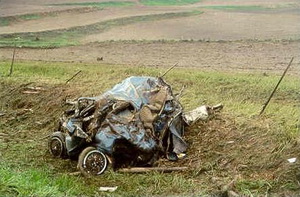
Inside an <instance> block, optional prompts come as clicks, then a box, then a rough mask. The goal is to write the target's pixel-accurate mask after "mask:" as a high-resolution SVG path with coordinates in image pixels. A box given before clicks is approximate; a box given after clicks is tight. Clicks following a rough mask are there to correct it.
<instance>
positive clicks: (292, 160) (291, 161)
mask: <svg viewBox="0 0 300 197" xmlns="http://www.w3.org/2000/svg"><path fill="white" fill-rule="evenodd" d="M296 161H297V158H296V157H293V158H290V159H288V162H289V163H295V162H296Z"/></svg>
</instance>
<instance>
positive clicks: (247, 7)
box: [204, 5, 270, 11]
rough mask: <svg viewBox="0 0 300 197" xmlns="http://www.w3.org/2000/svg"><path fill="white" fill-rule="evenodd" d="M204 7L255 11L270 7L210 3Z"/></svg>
mask: <svg viewBox="0 0 300 197" xmlns="http://www.w3.org/2000/svg"><path fill="white" fill-rule="evenodd" d="M204 8H208V9H216V10H231V11H257V10H268V9H270V8H266V7H263V6H256V5H245V6H243V5H212V6H204Z"/></svg>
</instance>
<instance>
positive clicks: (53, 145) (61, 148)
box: [48, 131, 67, 158]
mask: <svg viewBox="0 0 300 197" xmlns="http://www.w3.org/2000/svg"><path fill="white" fill-rule="evenodd" d="M65 137H66V136H65V134H64V133H62V132H59V131H56V132H54V133H53V134H52V135H51V136H50V138H49V141H48V149H49V152H50V153H51V155H53V156H54V157H58V158H66V157H67V149H66V143H65Z"/></svg>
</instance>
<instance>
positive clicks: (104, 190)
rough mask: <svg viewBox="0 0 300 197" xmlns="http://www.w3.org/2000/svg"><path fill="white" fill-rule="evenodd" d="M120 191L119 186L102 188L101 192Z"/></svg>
mask: <svg viewBox="0 0 300 197" xmlns="http://www.w3.org/2000/svg"><path fill="white" fill-rule="evenodd" d="M117 189H118V186H115V187H100V188H99V191H101V192H114V191H116V190H117Z"/></svg>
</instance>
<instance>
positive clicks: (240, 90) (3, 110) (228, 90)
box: [0, 61, 300, 196]
mask: <svg viewBox="0 0 300 197" xmlns="http://www.w3.org/2000/svg"><path fill="white" fill-rule="evenodd" d="M9 67H10V62H5V61H3V62H0V175H1V176H0V193H1V195H5V196H16V195H19V196H78V195H85V196H94V195H106V196H110V195H111V194H107V193H101V192H100V191H98V188H99V187H100V186H118V189H117V190H116V191H115V192H114V193H113V194H114V195H120V196H145V195H200V194H222V193H224V192H225V191H226V190H233V191H235V192H237V193H239V194H244V195H254V196H257V195H265V194H274V193H277V194H278V193H280V194H283V193H286V194H296V192H297V191H299V189H300V188H299V185H298V183H297V177H296V174H297V173H298V171H299V170H298V168H299V163H297V162H296V163H295V164H289V163H288V162H287V159H288V158H291V157H298V158H299V156H300V151H299V148H297V147H298V146H299V144H298V143H299V142H298V141H297V140H298V139H299V114H300V108H299V96H300V93H299V84H300V81H299V78H297V77H292V76H287V77H286V78H285V79H284V80H283V82H282V84H281V85H280V87H279V89H278V91H277V93H276V94H275V96H274V98H273V99H272V101H271V103H270V106H269V107H268V108H267V109H266V113H265V114H264V115H263V116H258V115H257V114H258V113H259V111H260V109H261V106H262V104H263V103H264V102H265V101H266V99H267V97H268V95H269V94H270V92H271V90H272V89H273V87H274V85H275V84H276V82H277V80H278V79H279V76H272V75H270V76H264V75H260V74H251V73H250V74H236V73H220V72H202V71H200V70H195V69H183V68H175V69H174V70H172V71H171V72H170V73H169V74H168V75H167V76H166V77H165V79H166V80H167V81H168V82H169V84H171V85H172V86H173V88H174V91H175V92H179V90H180V89H181V87H182V86H186V89H185V91H184V93H183V95H182V97H181V99H180V100H181V102H182V104H183V106H184V107H185V110H190V109H193V108H195V107H197V106H199V105H203V104H208V105H214V104H217V103H219V102H222V103H223V104H224V106H225V108H224V109H223V111H222V112H221V113H219V114H215V116H214V117H213V118H212V119H211V120H208V121H206V122H199V123H197V124H195V125H193V126H192V127H190V128H187V130H186V133H185V138H186V140H187V141H188V143H189V144H190V148H189V150H188V157H187V158H185V159H184V160H181V161H179V162H166V161H163V160H162V161H160V163H159V165H161V166H188V167H189V170H188V171H187V172H181V173H180V172H176V173H170V174H161V173H156V172H151V173H146V174H126V173H118V172H114V171H112V170H108V171H106V172H105V174H103V175H101V176H100V177H95V178H90V179H87V178H84V177H82V176H72V175H70V174H69V173H71V172H75V171H77V169H76V165H77V162H76V161H70V160H61V159H54V158H52V157H51V155H50V154H49V153H48V151H47V139H46V136H47V135H48V134H49V133H51V132H52V131H53V130H54V128H55V125H56V122H57V120H58V118H59V116H60V114H61V113H62V111H63V110H64V109H66V106H65V105H64V100H65V99H75V98H77V97H80V96H95V95H99V94H101V93H103V92H104V91H105V90H107V89H109V88H111V87H112V86H113V85H114V84H116V83H118V82H120V81H121V80H123V79H124V78H126V77H128V76H131V75H150V76H158V75H160V74H161V73H163V72H164V71H165V70H166V69H164V68H147V67H130V66H126V65H105V64H77V63H74V64H71V63H48V62H19V61H17V62H16V63H15V67H14V73H13V75H12V76H11V77H8V76H7V74H8V72H9ZM78 70H81V71H82V72H81V74H79V75H78V76H77V77H76V78H75V79H74V80H72V81H71V82H70V83H69V84H65V82H66V80H67V79H69V78H70V77H71V76H72V75H73V74H74V73H76V72H77V71H78ZM30 87H39V88H40V90H38V91H37V93H36V94H26V90H28V89H29V88H30Z"/></svg>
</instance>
